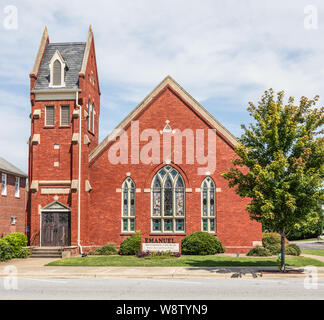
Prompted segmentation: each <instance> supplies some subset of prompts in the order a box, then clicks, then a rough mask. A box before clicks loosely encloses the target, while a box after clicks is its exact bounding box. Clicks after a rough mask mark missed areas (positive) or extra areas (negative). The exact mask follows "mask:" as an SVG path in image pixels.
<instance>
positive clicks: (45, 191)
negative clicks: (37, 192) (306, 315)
mask: <svg viewBox="0 0 324 320" xmlns="http://www.w3.org/2000/svg"><path fill="white" fill-rule="evenodd" d="M70 193H71V189H70V188H69V189H67V188H42V189H41V194H70Z"/></svg>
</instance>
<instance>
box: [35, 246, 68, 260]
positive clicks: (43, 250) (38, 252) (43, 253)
mask: <svg viewBox="0 0 324 320" xmlns="http://www.w3.org/2000/svg"><path fill="white" fill-rule="evenodd" d="M62 251H63V250H62V248H61V247H34V248H31V253H32V254H31V256H30V257H31V258H58V259H59V258H62Z"/></svg>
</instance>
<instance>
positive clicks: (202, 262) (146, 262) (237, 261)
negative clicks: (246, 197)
mask: <svg viewBox="0 0 324 320" xmlns="http://www.w3.org/2000/svg"><path fill="white" fill-rule="evenodd" d="M286 264H287V266H294V267H303V266H309V265H313V266H319V267H323V266H324V262H321V261H318V260H316V259H311V258H305V257H292V256H290V257H286ZM47 266H80V267H82V266H88V267H91V266H95V267H100V266H102V267H108V266H109V267H256V266H261V267H265V266H278V263H277V259H276V258H273V257H270V258H268V257H265V258H261V257H260V258H258V257H253V258H245V257H241V258H240V257H239V258H237V257H224V256H222V257H219V256H181V257H180V258H174V257H153V258H152V257H146V258H137V257H136V256H100V257H92V256H90V257H89V256H88V257H84V258H82V257H76V258H66V259H62V260H57V261H53V262H51V263H49V264H47Z"/></svg>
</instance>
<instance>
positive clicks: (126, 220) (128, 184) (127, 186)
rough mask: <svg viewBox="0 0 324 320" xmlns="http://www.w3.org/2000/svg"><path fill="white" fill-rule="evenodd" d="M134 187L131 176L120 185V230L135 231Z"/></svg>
mask: <svg viewBox="0 0 324 320" xmlns="http://www.w3.org/2000/svg"><path fill="white" fill-rule="evenodd" d="M135 197H136V188H135V183H134V181H133V180H132V179H131V178H127V179H126V180H125V181H124V182H123V185H122V232H135V216H136V212H135V206H136V203H135V202H136V201H135V200H136V199H135Z"/></svg>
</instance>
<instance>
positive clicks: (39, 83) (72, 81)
mask: <svg viewBox="0 0 324 320" xmlns="http://www.w3.org/2000/svg"><path fill="white" fill-rule="evenodd" d="M85 47H86V43H85V42H65V43H49V44H47V46H46V49H45V52H44V56H43V58H42V62H41V64H40V67H39V71H38V75H37V80H36V83H35V87H34V90H42V89H46V90H51V89H52V90H55V88H51V87H49V83H50V68H49V63H50V61H51V59H52V57H53V55H54V54H55V52H56V51H59V52H60V54H61V56H62V58H63V59H64V60H65V61H66V63H67V65H68V69H67V70H66V72H65V87H64V89H76V88H78V80H79V72H80V70H81V66H82V61H83V56H84V50H85Z"/></svg>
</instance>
